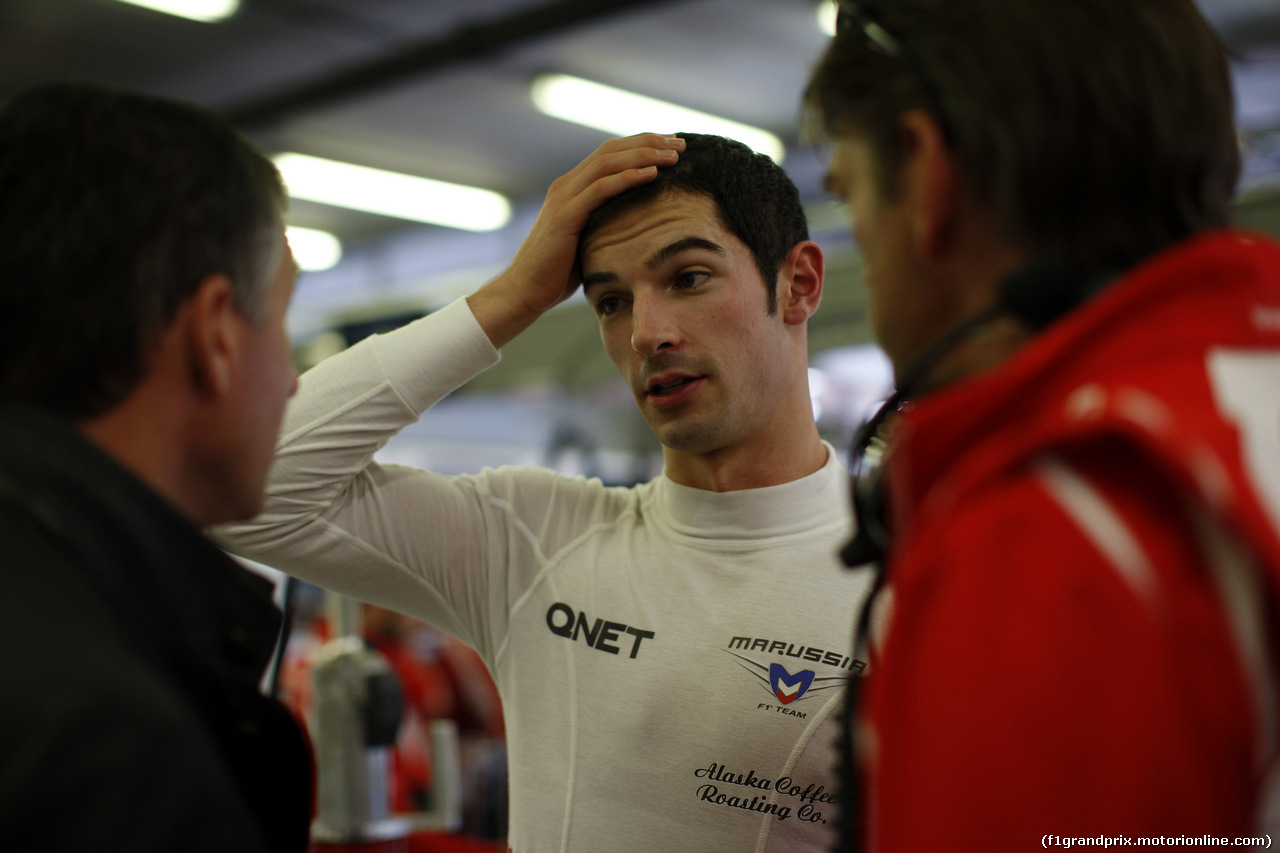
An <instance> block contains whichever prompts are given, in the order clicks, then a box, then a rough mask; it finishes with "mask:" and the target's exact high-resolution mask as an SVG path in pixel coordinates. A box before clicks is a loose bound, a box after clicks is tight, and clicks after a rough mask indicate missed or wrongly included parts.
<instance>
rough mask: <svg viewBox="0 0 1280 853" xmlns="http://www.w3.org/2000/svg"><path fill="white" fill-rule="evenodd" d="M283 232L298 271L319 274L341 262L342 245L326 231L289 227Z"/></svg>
mask: <svg viewBox="0 0 1280 853" xmlns="http://www.w3.org/2000/svg"><path fill="white" fill-rule="evenodd" d="M284 232H285V236H286V237H288V238H289V248H290V249H291V250H292V251H293V259H294V260H295V261H296V262H297V263H298V268H299V269H302V270H305V271H307V272H319V271H320V270H327V269H329V267H331V266H333V265H334V264H336V263H337V262H338V261H340V260H342V244H341V243H340V242H338V238H337V237H335V236H333V235H332V234H330V233H329V232H328V231H317V230H316V229H314V228H299V227H298V226H296V225H290V226H288V227H287V228H285V229H284Z"/></svg>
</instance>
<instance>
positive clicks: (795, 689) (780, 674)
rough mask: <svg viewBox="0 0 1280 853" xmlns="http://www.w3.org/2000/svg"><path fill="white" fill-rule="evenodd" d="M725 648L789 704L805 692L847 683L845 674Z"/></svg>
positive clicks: (818, 691)
mask: <svg viewBox="0 0 1280 853" xmlns="http://www.w3.org/2000/svg"><path fill="white" fill-rule="evenodd" d="M725 652H727V653H728V654H730V655H732V656H733V657H734V658H736V659H737V661H738V665H739V666H741V667H742V668H743V669H745V670H746V671H747V672H749V673H751V674H752V675H753V676H755V678H756V680H757V681H759V682H760V685H761V686H762V687H763V688H764V689H766V690H768V691H769V693H770V694H772V695H773V697H774V698H775V699H777V700H778V702H780V703H781V704H782V705H790V704H792V703H793V702H798V701H799V700H801V699H803V698H805V697H806V696H813V695H814V694H817V693H821V692H823V691H825V690H832V689H834V688H837V687H843V686H844V685H846V684H848V683H849V676H848V675H847V674H841V675H828V676H819V675H818V674H817V673H816V671H815V670H812V669H801V670H798V671H796V672H792V671H791V670H790V669H788V668H787V665H786V664H784V663H781V662H777V661H767V662H766V661H760V660H753V659H752V658H750V657H747V656H746V655H740V654H738V653H737V652H733V651H730V650H729V649H725ZM837 660H838V659H837ZM793 666H794V664H793Z"/></svg>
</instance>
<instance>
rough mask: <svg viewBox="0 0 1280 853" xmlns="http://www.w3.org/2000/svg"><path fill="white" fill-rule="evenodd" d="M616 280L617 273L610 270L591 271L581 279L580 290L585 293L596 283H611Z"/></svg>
mask: <svg viewBox="0 0 1280 853" xmlns="http://www.w3.org/2000/svg"><path fill="white" fill-rule="evenodd" d="M617 280H618V274H617V273H612V272H593V273H592V274H591V275H589V276H586V277H585V278H583V279H582V292H583V293H586V292H587V291H588V290H590V289H591V288H592V287H594V286H596V285H597V284H612V283H613V282H615V281H617Z"/></svg>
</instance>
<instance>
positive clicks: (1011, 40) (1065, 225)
mask: <svg viewBox="0 0 1280 853" xmlns="http://www.w3.org/2000/svg"><path fill="white" fill-rule="evenodd" d="M858 5H859V6H860V7H861V8H862V9H863V10H864V11H865V12H866V14H867V15H868V17H869V18H871V19H872V20H874V22H875V23H877V24H878V25H879V26H881V27H882V28H883V29H884V31H887V32H888V33H890V34H891V35H892V36H893V37H895V38H896V39H897V40H898V42H900V43H901V46H902V48H903V52H905V53H906V54H908V57H907V60H906V61H904V60H903V58H902V57H901V56H899V57H894V56H892V55H891V51H886V50H884V49H883V48H881V49H877V48H876V47H875V46H873V44H872V40H870V39H868V38H867V37H866V36H865V35H864V31H863V29H862V28H861V27H859V26H849V27H845V28H842V30H841V32H840V34H839V35H837V36H836V37H835V38H834V39H833V40H832V41H831V43H830V45H829V46H828V48H827V51H826V53H825V55H824V56H823V57H822V59H821V60H820V61H819V63H818V65H817V66H816V68H815V70H814V72H813V74H812V77H811V80H810V83H809V87H808V91H807V93H806V97H805V102H806V107H807V112H808V114H809V116H810V117H811V118H815V119H816V123H817V124H818V125H819V127H820V129H821V131H822V133H823V134H824V135H827V136H830V137H836V138H838V137H840V136H844V135H857V136H859V137H861V138H863V139H865V140H867V141H868V142H869V144H870V145H871V146H872V149H873V152H874V154H875V156H876V158H877V160H878V165H879V168H880V170H881V175H882V178H883V180H882V181H881V186H880V190H881V192H882V193H883V194H884V195H886V197H892V195H893V193H894V191H895V186H894V176H895V175H896V174H897V172H898V171H899V169H898V167H899V166H900V164H901V137H900V124H899V121H900V117H901V116H902V114H903V112H904V111H906V110H908V109H912V108H920V109H924V110H926V111H929V112H930V113H932V114H933V115H934V116H935V118H937V119H938V121H939V123H940V125H941V126H943V128H944V131H945V133H946V135H947V141H948V144H949V145H950V146H951V149H952V151H953V153H954V154H955V156H956V158H957V160H958V162H959V164H960V168H961V170H962V172H963V173H964V176H965V178H966V179H967V184H968V186H969V187H970V188H971V190H972V191H974V192H975V193H977V194H978V195H979V198H980V199H981V200H982V201H983V202H984V203H985V204H986V205H987V207H988V209H989V210H990V211H992V213H993V214H994V215H995V216H996V218H997V221H998V223H999V226H1000V227H1001V229H1002V231H1003V234H1004V237H1005V238H1006V239H1008V240H1009V241H1010V242H1011V243H1012V244H1013V245H1016V246H1018V247H1020V248H1022V249H1024V250H1027V251H1029V252H1032V253H1041V252H1048V251H1052V252H1056V253H1061V254H1064V255H1066V256H1067V257H1068V258H1070V259H1071V261H1073V262H1074V263H1075V264H1076V265H1078V266H1079V267H1081V268H1083V269H1099V270H1105V269H1115V268H1122V267H1124V266H1127V265H1129V264H1132V263H1133V262H1135V261H1136V260H1138V259H1140V258H1141V257H1143V256H1145V255H1147V254H1149V253H1151V252H1153V251H1155V250H1157V249H1159V248H1161V247H1162V246H1165V245H1168V244H1170V243H1173V242H1175V241H1177V240H1179V239H1182V238H1183V237H1186V236H1187V235H1189V234H1191V233H1193V232H1195V231H1198V230H1201V229H1204V228H1208V227H1213V226H1219V225H1224V224H1226V223H1227V221H1228V219H1229V205H1230V201H1231V197H1232V195H1233V194H1234V191H1235V184H1236V180H1237V178H1238V175H1239V169H1240V155H1239V149H1238V144H1237V139H1236V133H1235V128H1234V124H1233V100H1232V94H1231V83H1230V73H1229V69H1228V65H1227V61H1226V57H1225V55H1224V51H1223V49H1222V46H1221V44H1220V42H1219V40H1218V38H1217V36H1216V35H1215V34H1214V32H1213V31H1212V29H1211V28H1210V27H1209V25H1208V24H1207V23H1206V22H1205V20H1204V18H1203V17H1202V16H1201V14H1200V12H1199V11H1198V10H1197V9H1196V6H1195V4H1194V2H1193V0H1124V2H1115V0H1034V2H1029V0H865V2H860V3H859V4H858ZM930 90H932V91H930Z"/></svg>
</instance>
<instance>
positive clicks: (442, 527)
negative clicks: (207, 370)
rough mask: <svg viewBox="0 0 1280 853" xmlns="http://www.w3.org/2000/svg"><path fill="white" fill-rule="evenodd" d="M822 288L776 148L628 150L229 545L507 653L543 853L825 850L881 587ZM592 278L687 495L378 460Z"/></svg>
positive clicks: (280, 486) (422, 327)
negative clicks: (821, 319) (872, 565)
mask: <svg viewBox="0 0 1280 853" xmlns="http://www.w3.org/2000/svg"><path fill="white" fill-rule="evenodd" d="M610 199H612V200H610ZM822 280H823V258H822V253H821V250H820V249H819V248H818V247H817V245H816V244H814V243H813V242H811V241H810V240H809V239H808V226H807V223H806V222H805V218H804V213H803V210H802V208H801V206H800V201H799V195H798V193H797V191H796V189H795V187H794V185H793V184H792V183H791V181H790V179H789V178H788V177H787V176H786V174H785V173H784V172H783V171H782V169H781V168H780V167H778V166H777V165H776V164H774V163H773V162H772V161H771V160H769V159H768V158H767V157H763V156H760V155H756V154H753V153H752V152H751V151H750V150H749V149H747V148H746V147H745V146H743V145H741V144H739V143H735V142H731V141H729V140H726V139H722V138H719V137H709V136H700V135H694V134H683V135H680V136H677V137H663V136H660V135H654V134H645V135H640V136H636V137H630V138H628V139H622V140H613V141H610V142H608V143H606V144H605V145H603V146H601V148H600V149H599V150H597V151H596V152H595V153H593V154H592V155H591V156H589V157H588V158H587V159H586V160H584V161H583V162H582V163H581V164H579V165H578V166H577V167H576V168H574V169H573V170H572V171H570V172H569V173H568V174H567V175H565V176H563V177H562V178H560V179H558V180H557V181H556V182H555V183H553V184H552V186H551V188H550V190H549V192H548V194H547V198H546V202H545V204H544V206H543V208H542V211H541V213H540V214H539V217H538V219H537V221H536V222H535V224H534V226H533V229H532V231H531V233H530V235H529V237H528V238H527V240H526V241H525V243H524V245H523V246H522V247H521V249H520V250H519V252H518V253H517V255H516V257H515V259H514V262H513V263H512V265H511V267H510V268H509V269H508V270H507V271H506V272H505V273H503V274H502V275H500V276H498V277H497V278H496V279H494V280H493V281H491V282H489V283H488V284H486V285H485V286H484V287H482V288H481V289H480V290H478V291H477V292H476V293H474V294H472V295H471V296H470V297H468V298H467V299H464V300H459V301H458V302H456V303H454V304H452V305H450V306H448V307H446V308H444V309H442V310H440V311H438V312H436V313H434V314H432V315H430V316H428V317H426V318H423V319H422V320H419V321H417V322H415V323H413V324H410V325H408V326H405V327H404V328H402V329H399V330H397V331H394V332H391V333H389V334H385V335H381V336H376V337H372V338H369V339H367V340H366V341H363V342H361V343H360V344H358V345H356V346H354V347H352V348H351V349H350V350H347V351H346V352H344V353H341V354H339V355H337V356H335V357H333V358H330V359H329V360H327V361H325V362H323V363H321V364H320V365H318V366H317V367H315V368H313V369H312V370H310V371H308V372H307V373H306V374H304V376H303V377H302V380H301V388H300V391H299V395H298V397H296V398H295V400H294V401H293V403H292V405H291V406H290V409H289V414H288V416H287V425H286V428H285V433H286V434H287V435H288V436H289V438H288V440H287V441H285V442H283V443H282V445H281V447H280V448H279V456H278V457H277V462H276V464H275V466H274V467H273V469H272V473H271V477H270V480H271V485H270V487H269V489H268V491H269V494H270V497H269V498H268V501H267V506H266V509H265V511H264V512H263V514H262V515H261V516H259V518H257V519H256V520H255V521H254V522H253V523H251V524H247V525H231V526H228V527H224V528H221V529H220V530H219V532H218V536H219V540H220V541H222V542H224V543H226V544H227V545H228V546H229V547H230V548H232V549H233V550H236V551H238V552H240V553H243V554H245V555H246V556H250V557H252V558H253V559H255V560H260V561H262V562H265V563H267V564H270V565H274V566H276V567H278V568H280V569H283V570H284V571H287V572H289V573H291V574H294V575H297V576H299V577H302V578H304V579H307V580H309V581H311V582H313V583H317V584H319V585H321V586H324V587H327V588H330V589H335V590H339V591H341V592H343V593H345V594H348V595H351V596H353V597H355V598H358V599H360V600H363V601H368V602H371V603H374V604H376V605H378V606H380V607H385V608H390V609H393V610H397V611H400V612H403V613H407V614H409V615H411V616H413V617H415V618H418V619H421V620H423V621H425V622H427V623H429V624H431V625H434V626H436V627H438V628H440V629H442V630H444V631H447V632H449V633H450V634H452V635H454V636H456V637H459V638H461V639H463V640H464V641H466V642H467V643H469V644H470V645H472V646H473V647H474V648H476V649H477V650H478V651H479V653H480V655H481V657H482V658H483V659H484V661H485V663H486V664H487V665H488V666H489V668H490V670H491V671H492V672H493V674H494V678H495V680H496V682H497V684H498V687H499V690H500V692H501V696H502V701H503V711H504V717H505V722H506V727H507V729H506V730H507V746H508V753H509V766H510V790H511V803H510V828H509V845H510V847H511V849H512V850H513V851H515V853H532V851H540V850H583V851H587V850H590V851H596V850H610V851H644V853H650V851H654V850H760V851H777V853H783V851H785V853H796V851H818V850H825V849H827V848H828V847H829V845H830V843H831V842H832V839H833V836H832V829H833V827H834V821H835V814H834V805H833V803H832V802H831V800H832V797H833V793H832V792H833V790H834V786H835V780H834V753H833V748H832V744H833V742H834V738H835V735H836V732H837V729H838V726H837V720H838V716H839V715H838V713H837V710H838V709H839V708H840V707H842V706H843V698H842V696H843V692H844V687H845V685H846V684H847V682H848V680H849V679H850V678H851V677H852V676H853V675H854V674H855V673H856V672H858V671H859V670H860V669H861V667H862V664H861V662H860V661H858V660H857V659H856V658H855V657H854V656H853V654H852V649H851V640H850V637H849V632H848V615H847V614H848V613H849V612H850V611H851V610H852V609H855V608H856V607H858V605H859V604H860V602H861V601H862V599H863V597H864V595H865V593H866V590H867V588H868V584H869V573H867V572H864V573H861V574H858V573H853V574H850V573H847V572H844V571H843V570H842V569H841V567H840V565H839V560H838V558H837V551H838V548H839V545H840V543H841V542H842V541H844V539H846V538H847V537H848V535H849V531H850V523H849V518H848V510H847V485H846V481H847V477H846V474H845V471H844V468H843V467H842V466H841V465H840V464H839V462H838V461H837V459H836V455H835V453H834V452H833V451H832V449H831V447H830V446H828V445H827V444H825V443H824V442H823V441H822V440H821V438H820V437H819V435H818V431H817V427H816V425H815V424H814V420H813V408H812V403H811V400H810V396H809V389H808V340H807V323H808V320H809V318H810V316H812V314H813V312H814V311H816V310H817V308H818V303H819V301H820V299H821V295H822ZM580 283H581V284H582V286H583V289H584V291H585V295H586V297H587V299H588V301H589V302H590V304H591V305H592V307H593V308H594V309H595V312H596V315H597V317H598V319H599V326H600V333H601V337H602V339H603V342H604V345H605V349H606V351H607V352H608V354H609V356H610V357H611V359H612V360H613V361H614V363H615V365H617V367H618V369H619V371H620V372H621V374H622V376H623V378H624V379H625V380H626V382H627V384H628V386H629V388H630V389H631V390H632V392H633V394H634V396H635V399H636V403H637V405H638V406H639V408H640V410H641V412H642V413H643V415H644V416H645V418H646V420H647V421H648V423H649V425H650V426H651V427H652V429H653V431H654V433H655V434H656V435H657V436H658V438H659V439H660V440H661V442H662V444H663V459H664V463H665V465H664V473H663V474H662V475H661V476H659V477H658V478H656V479H654V480H653V481H651V482H648V483H644V484H642V485H640V486H637V487H634V488H624V487H606V486H605V485H603V484H602V483H601V482H600V481H599V480H587V479H584V478H581V477H569V476H564V475H561V474H558V473H556V472H554V471H550V470H546V469H540V468H502V469H499V470H489V469H486V470H485V471H483V472H481V473H480V474H478V475H473V476H443V475H438V474H433V473H430V472H427V471H422V470H416V469H409V468H405V467H398V466H384V465H381V464H378V463H376V462H374V461H373V457H374V454H375V453H376V452H377V451H378V449H379V448H381V447H382V446H383V444H385V443H386V441H387V440H388V439H389V438H390V437H391V436H393V435H394V434H395V433H396V432H398V431H399V430H400V429H402V428H404V427H406V426H408V425H409V424H412V423H414V422H415V421H416V420H417V419H418V418H419V416H421V415H422V414H423V412H425V411H426V410H427V409H429V408H430V407H431V406H432V405H433V404H434V403H435V402H437V401H438V400H440V399H441V398H443V397H444V396H445V395H446V394H448V393H449V392H451V391H452V390H454V389H455V388H457V387H459V386H460V385H462V384H463V383H465V382H466V381H467V380H468V379H470V378H471V377H472V376H474V375H475V374H477V373H478V372H480V371H481V370H483V369H484V368H486V367H488V366H490V365H492V364H493V363H494V362H496V361H497V359H498V357H499V348H500V347H501V346H502V345H503V344H505V343H506V342H508V341H509V340H511V339H512V338H513V337H515V336H516V335H517V334H519V333H520V332H521V331H522V330H524V329H525V328H527V327H528V326H529V325H531V324H532V323H534V322H535V321H536V320H537V319H538V317H539V316H541V315H542V314H543V313H544V312H545V311H547V310H548V309H550V308H552V307H553V306H554V305H556V304H558V303H560V302H562V301H563V300H564V299H566V298H568V297H569V296H570V295H572V294H573V293H574V292H576V291H577V289H578V287H579V284H580Z"/></svg>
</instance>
